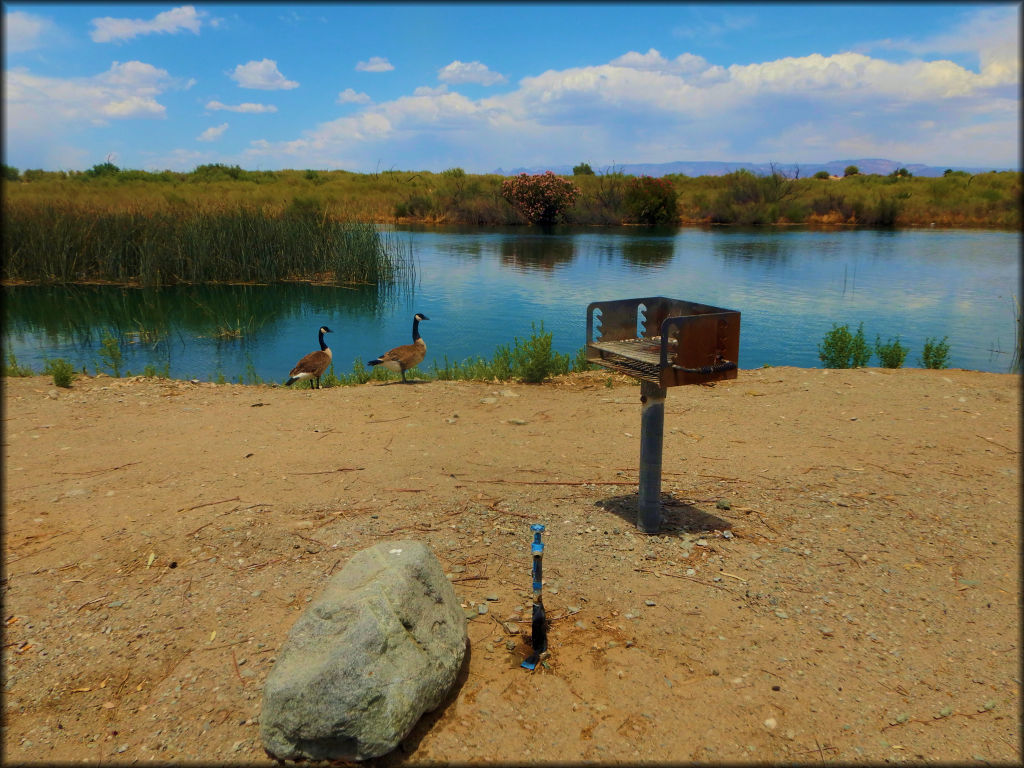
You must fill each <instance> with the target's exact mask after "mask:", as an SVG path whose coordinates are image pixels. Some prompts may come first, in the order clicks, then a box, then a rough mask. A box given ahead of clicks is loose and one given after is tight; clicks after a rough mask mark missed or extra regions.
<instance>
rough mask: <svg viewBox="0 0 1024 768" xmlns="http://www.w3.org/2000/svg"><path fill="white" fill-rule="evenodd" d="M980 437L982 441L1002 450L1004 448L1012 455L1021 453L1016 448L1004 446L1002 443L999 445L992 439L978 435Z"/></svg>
mask: <svg viewBox="0 0 1024 768" xmlns="http://www.w3.org/2000/svg"><path fill="white" fill-rule="evenodd" d="M978 437H980V438H981V439H982V440H988V442H990V443H992V444H993V445H998V446H999V447H1000V448H1003V449H1005V450H1007V451H1009V452H1010V453H1020V451H1018V450H1017V449H1016V448H1011V447H1010V446H1008V445H1003V444H1002V443H998V442H996V441H995V440H993V439H992V438H991V437H985V436H984V435H978Z"/></svg>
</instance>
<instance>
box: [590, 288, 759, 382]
mask: <svg viewBox="0 0 1024 768" xmlns="http://www.w3.org/2000/svg"><path fill="white" fill-rule="evenodd" d="M598 313H599V316H598ZM739 349H740V313H739V312H737V311H735V310H731V309H723V308H721V307H713V306H710V305H708V304H698V303H697V302H693V301H683V300H681V299H669V298H666V297H664V296H651V297H647V298H639V299H619V300H616V301H595V302H592V303H591V304H590V305H588V306H587V361H588V362H590V363H594V364H595V365H600V366H603V367H605V368H610V369H612V370H617V371H620V372H622V373H625V374H627V375H629V376H633V377H634V378H637V379H640V380H642V381H648V382H651V383H653V384H657V385H658V386H659V387H675V386H680V385H683V384H703V383H705V382H709V381H721V380H723V379H735V378H736V373H737V362H738V359H739Z"/></svg>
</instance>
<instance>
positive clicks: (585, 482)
mask: <svg viewBox="0 0 1024 768" xmlns="http://www.w3.org/2000/svg"><path fill="white" fill-rule="evenodd" d="M466 482H467V483H502V484H505V485H636V482H635V481H627V482H622V481H619V480H467V481H466Z"/></svg>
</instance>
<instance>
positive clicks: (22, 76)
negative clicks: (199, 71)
mask: <svg viewBox="0 0 1024 768" xmlns="http://www.w3.org/2000/svg"><path fill="white" fill-rule="evenodd" d="M5 86H6V93H5V95H4V98H5V106H6V107H7V109H8V121H9V122H10V123H15V122H18V121H19V120H21V119H29V118H34V119H35V120H43V121H45V120H47V119H53V120H69V121H86V122H91V123H104V122H106V118H129V117H164V115H165V113H166V108H165V107H164V106H163V105H162V104H160V103H159V102H158V101H157V97H158V96H159V95H160V94H161V93H163V92H164V91H166V90H168V89H169V88H172V87H174V86H175V80H174V78H172V77H171V76H170V75H169V74H168V73H167V70H164V69H158V68H157V67H154V66H152V65H151V64H145V63H143V62H141V61H127V62H125V63H123V64H121V63H120V62H116V61H115V62H114V63H113V64H112V65H111V67H110V69H108V70H107V71H106V72H102V73H100V74H98V75H93V76H91V77H75V78H67V79H62V78H53V77H43V76H39V75H33V74H32V73H30V72H29V71H28V70H26V69H23V68H22V69H14V70H11V71H9V72H8V73H7V77H6V81H5ZM47 116H49V117H47Z"/></svg>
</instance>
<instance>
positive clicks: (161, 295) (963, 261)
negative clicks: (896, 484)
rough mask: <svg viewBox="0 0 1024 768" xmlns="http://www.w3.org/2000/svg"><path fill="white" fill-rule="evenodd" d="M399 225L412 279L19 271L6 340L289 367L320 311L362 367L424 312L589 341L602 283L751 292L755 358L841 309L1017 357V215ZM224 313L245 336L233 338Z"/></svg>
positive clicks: (776, 358) (748, 362) (274, 372)
mask: <svg viewBox="0 0 1024 768" xmlns="http://www.w3.org/2000/svg"><path fill="white" fill-rule="evenodd" d="M394 237H395V238H396V239H397V240H398V241H399V242H401V243H403V244H405V243H408V245H409V247H410V248H411V251H412V254H413V257H414V259H415V262H416V282H415V285H414V286H412V287H406V288H402V289H396V290H389V291H382V292H379V291H377V290H376V289H369V288H364V289H359V290H352V289H347V288H331V287H321V286H306V285H284V286H226V287H216V288H213V287H206V286H196V287H178V288H169V289H167V288H165V289H161V290H143V289H121V288H110V287H93V286H75V287H65V288H53V287H18V288H8V289H5V290H4V298H5V302H4V306H5V323H4V333H3V344H4V355H5V357H6V355H7V354H8V353H9V352H14V354H15V355H16V356H17V359H18V362H19V363H20V364H22V365H26V364H27V365H30V366H31V367H32V368H34V369H35V370H37V371H41V370H42V367H43V362H44V359H46V358H58V357H63V358H65V359H67V360H69V361H70V362H71V363H72V364H73V365H74V366H75V368H76V369H81V367H82V366H83V365H84V366H87V367H88V369H89V372H90V373H91V372H93V370H94V369H95V367H96V364H97V362H99V361H100V356H99V354H98V349H99V342H100V338H101V337H102V336H103V335H104V333H105V332H108V331H109V332H110V333H111V334H113V335H114V336H116V337H117V338H118V340H119V341H120V345H121V350H122V355H123V362H122V373H123V372H124V370H130V371H132V372H133V373H141V372H142V371H143V369H144V368H145V366H146V365H153V366H154V367H155V368H157V369H162V368H164V366H167V367H168V369H169V372H170V375H171V376H172V377H174V378H198V379H201V380H212V379H215V378H217V376H218V375H219V374H223V375H224V377H225V378H227V379H228V380H235V379H237V377H238V376H241V375H245V376H246V377H247V378H248V377H249V376H251V375H252V374H255V375H257V376H259V377H261V378H263V379H265V380H273V381H283V380H284V379H285V378H287V374H288V371H289V370H290V369H291V367H292V366H293V365H294V364H295V362H296V361H297V360H298V358H299V357H301V356H302V355H304V354H305V353H307V352H311V351H312V350H314V349H317V343H316V332H317V328H318V327H319V326H320V325H327V326H330V327H331V328H332V329H333V330H334V333H333V334H331V335H329V336H328V337H327V339H328V343H329V344H330V346H331V349H332V350H333V352H334V361H335V368H336V370H337V371H338V372H339V373H341V372H349V371H350V370H351V366H352V361H353V360H355V359H356V358H360V359H361V360H363V361H364V362H365V361H368V360H370V359H372V358H374V357H376V356H377V355H379V354H380V353H382V352H384V351H386V350H387V349H390V348H391V347H393V346H396V345H398V344H405V343H408V342H409V341H410V340H411V326H412V315H413V314H414V313H415V312H422V313H424V314H426V315H427V316H428V317H429V318H430V320H429V321H428V322H425V323H423V324H422V325H421V327H420V330H421V333H422V335H423V338H424V340H425V341H426V342H427V347H428V349H427V359H426V360H425V361H424V364H423V366H422V367H423V368H424V369H427V370H429V368H430V365H431V362H433V361H436V362H437V363H439V364H443V362H444V359H445V357H446V356H447V358H448V360H450V361H460V362H461V361H462V360H465V359H466V358H468V357H470V356H476V355H480V356H482V357H490V356H491V355H492V353H493V352H494V349H495V347H496V346H498V345H499V344H511V343H512V340H513V338H515V337H519V338H520V339H525V338H527V337H529V335H530V333H531V324H532V323H537V324H538V325H539V324H540V323H541V322H542V321H543V323H544V328H545V330H547V331H551V332H552V334H553V346H554V347H555V349H557V350H558V351H560V352H568V353H570V354H575V352H576V351H577V350H578V349H579V348H580V347H581V346H583V344H584V342H585V336H586V317H585V312H586V307H587V304H588V303H590V302H591V301H598V300H609V299H623V298H633V297H642V296H668V297H672V298H678V299H685V300H688V301H696V302H700V303H704V304H712V305H716V306H720V307H725V308H728V309H735V310H739V311H740V312H741V313H742V324H741V333H740V360H739V364H740V367H741V368H756V367H760V366H762V365H764V364H770V365H795V366H803V367H810V368H815V367H821V362H820V360H819V359H818V353H817V349H818V345H819V344H820V343H821V341H822V338H823V337H824V335H825V334H826V333H827V332H828V331H829V330H830V329H831V327H832V324H833V323H839V324H848V325H849V326H850V329H851V331H854V330H856V327H857V325H858V324H859V323H861V322H863V323H864V331H865V335H866V336H867V338H868V341H869V343H873V342H874V340H875V336H876V335H880V336H881V337H882V341H883V342H884V341H886V340H887V339H888V338H889V337H895V336H896V335H897V334H898V335H899V336H900V338H901V341H902V343H903V344H904V345H906V346H908V347H909V348H910V354H909V355H908V357H907V361H906V365H907V366H908V367H912V366H918V365H919V364H920V363H919V360H920V357H921V352H922V349H923V347H924V342H925V340H926V339H927V338H929V337H931V338H936V339H941V338H942V337H944V336H948V337H949V339H948V341H949V345H950V356H949V360H950V366H951V367H954V368H970V369H976V370H982V371H996V372H1006V371H1007V370H1008V367H1009V364H1010V358H1011V355H1012V348H1013V343H1014V325H1015V323H1014V307H1013V299H1014V297H1016V298H1017V300H1018V301H1019V300H1021V296H1020V249H1021V235H1020V233H1016V232H987V231H983V232H976V231H959V230H955V231H951V230H927V231H855V232H808V231H784V232H764V231H737V230H732V229H730V230H717V229H716V230H704V229H680V230H670V231H650V230H636V229H604V228H602V229H587V230H580V229H558V230H555V231H553V232H539V231H531V230H525V231H524V230H523V229H522V228H518V229H510V230H494V229H488V230H465V229H440V228H431V229H426V228H422V229H419V228H417V229H398V230H395V232H394ZM225 328H230V329H240V330H241V336H240V337H237V338H225V337H224V336H223V335H221V334H220V330H221V329H225ZM870 364H871V365H877V364H878V363H877V358H872V361H871V363H870Z"/></svg>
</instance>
